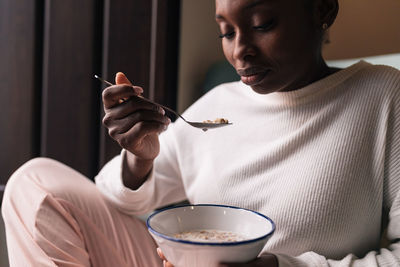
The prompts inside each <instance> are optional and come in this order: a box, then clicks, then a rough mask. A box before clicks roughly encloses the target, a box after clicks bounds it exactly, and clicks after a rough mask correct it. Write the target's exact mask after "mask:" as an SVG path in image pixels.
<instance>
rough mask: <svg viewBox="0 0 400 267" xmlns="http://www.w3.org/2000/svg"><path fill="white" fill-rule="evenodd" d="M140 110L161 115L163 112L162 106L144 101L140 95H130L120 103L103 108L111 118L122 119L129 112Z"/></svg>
mask: <svg viewBox="0 0 400 267" xmlns="http://www.w3.org/2000/svg"><path fill="white" fill-rule="evenodd" d="M142 110H143V111H153V112H157V113H159V114H161V115H164V114H165V111H164V109H163V108H161V107H160V106H158V105H154V104H153V103H150V102H149V101H146V100H145V99H143V98H142V97H138V96H132V97H131V98H130V99H129V100H127V101H125V102H124V103H121V104H120V105H116V106H114V107H112V108H109V109H105V112H106V114H108V115H109V116H110V117H112V118H113V119H122V118H124V117H126V116H130V114H132V113H134V112H140V111H142Z"/></svg>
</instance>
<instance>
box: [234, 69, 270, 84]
mask: <svg viewBox="0 0 400 267" xmlns="http://www.w3.org/2000/svg"><path fill="white" fill-rule="evenodd" d="M268 72H269V70H265V69H259V68H248V69H238V70H237V73H238V74H239V75H240V77H241V80H242V82H243V83H245V84H247V85H250V86H251V85H256V84H258V83H260V82H261V81H262V80H263V79H264V78H265V76H267V74H268Z"/></svg>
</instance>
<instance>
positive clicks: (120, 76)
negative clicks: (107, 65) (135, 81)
mask: <svg viewBox="0 0 400 267" xmlns="http://www.w3.org/2000/svg"><path fill="white" fill-rule="evenodd" d="M115 84H128V85H132V83H131V81H129V79H128V78H127V77H126V76H125V74H124V73H123V72H117V74H115Z"/></svg>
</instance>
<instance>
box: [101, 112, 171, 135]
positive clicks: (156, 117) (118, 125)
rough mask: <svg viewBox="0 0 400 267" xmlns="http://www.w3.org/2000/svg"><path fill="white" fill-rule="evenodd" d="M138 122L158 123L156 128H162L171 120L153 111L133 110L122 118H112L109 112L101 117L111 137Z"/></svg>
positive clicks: (122, 132)
mask: <svg viewBox="0 0 400 267" xmlns="http://www.w3.org/2000/svg"><path fill="white" fill-rule="evenodd" d="M139 122H152V123H159V124H160V127H157V128H163V127H164V126H167V125H169V124H170V122H171V120H170V119H169V118H168V117H166V116H164V115H162V114H161V113H158V112H155V111H140V112H135V113H132V114H130V115H129V116H126V117H124V118H122V119H114V118H113V117H112V116H111V115H110V114H106V115H105V116H104V118H103V124H104V126H106V127H107V128H108V131H109V134H110V136H111V137H113V138H115V137H116V135H119V134H124V133H126V132H127V131H129V130H130V129H131V128H132V127H134V125H136V124H137V123H139Z"/></svg>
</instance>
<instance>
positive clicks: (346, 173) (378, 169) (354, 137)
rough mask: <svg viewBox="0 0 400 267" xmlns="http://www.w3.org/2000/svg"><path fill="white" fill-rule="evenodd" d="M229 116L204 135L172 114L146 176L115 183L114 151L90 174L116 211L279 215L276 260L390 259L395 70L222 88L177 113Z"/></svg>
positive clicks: (394, 224)
mask: <svg viewBox="0 0 400 267" xmlns="http://www.w3.org/2000/svg"><path fill="white" fill-rule="evenodd" d="M184 116H185V117H186V118H187V119H189V120H194V121H196V120H197V121H202V120H206V119H215V118H217V117H223V118H226V119H228V120H229V121H230V122H232V123H233V125H231V126H227V127H224V128H221V129H218V130H209V131H207V132H203V131H201V130H199V129H195V128H192V127H189V126H188V125H186V124H185V123H184V122H183V121H181V120H177V122H175V123H174V124H173V125H171V126H170V127H169V129H168V130H167V131H166V132H165V133H163V134H161V136H160V140H161V153H160V155H159V157H158V158H157V159H156V161H155V165H154V168H153V173H152V175H151V177H150V178H149V180H148V181H147V182H146V183H145V184H143V186H142V187H141V188H140V189H139V190H137V191H132V190H129V189H127V188H125V187H124V186H123V185H122V182H121V178H120V168H121V156H119V157H116V158H115V159H114V160H113V161H112V162H110V163H109V164H108V165H107V166H106V167H105V168H104V169H103V171H102V172H101V173H100V174H99V176H98V177H97V178H96V182H97V184H98V187H99V189H100V190H101V191H102V192H103V193H104V194H105V195H106V196H107V197H108V198H109V199H110V200H111V201H112V202H113V203H114V204H115V205H117V206H118V207H119V208H120V209H121V210H123V211H125V212H127V213H129V214H140V213H143V212H147V211H150V210H152V209H154V208H156V207H159V206H163V205H166V204H170V203H174V202H177V201H180V200H182V199H185V198H187V199H188V200H189V201H190V202H191V203H195V204H196V203H215V204H225V205H235V206H240V207H243V208H248V209H252V210H256V211H258V212H261V213H263V214H265V215H267V216H268V217H270V218H271V219H272V220H273V221H274V222H275V223H276V231H275V233H274V235H273V236H272V237H271V239H270V240H269V241H268V243H267V245H266V247H265V249H264V251H268V252H272V253H275V254H277V255H278V258H279V264H280V266H281V267H282V266H386V265H385V264H388V265H387V266H397V265H396V264H398V265H400V245H399V244H396V243H393V244H392V245H391V248H390V249H391V250H388V249H382V250H380V247H379V246H380V238H381V235H382V228H383V227H386V226H387V225H388V226H389V229H388V235H389V238H390V239H391V240H393V242H394V241H395V239H399V238H400V129H399V127H400V74H399V71H398V70H396V69H393V68H389V67H385V66H374V65H370V64H369V63H366V62H363V61H361V62H359V63H357V64H355V65H353V66H351V67H349V68H347V69H344V70H341V71H339V72H336V73H335V74H332V75H330V76H328V77H326V78H324V79H322V80H319V81H317V82H315V83H313V84H310V85H309V86H306V87H304V88H301V89H299V90H295V91H291V92H277V93H271V94H266V95H260V94H257V93H255V92H254V91H253V90H252V89H251V88H250V87H248V86H246V85H244V84H243V83H241V82H234V83H229V84H224V85H221V86H219V87H217V88H215V89H213V90H212V91H211V92H209V93H208V94H206V95H205V96H203V97H202V98H201V99H199V100H198V101H197V102H196V103H195V104H194V105H192V106H191V107H190V108H189V109H188V110H187V111H186V112H185V114H184Z"/></svg>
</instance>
